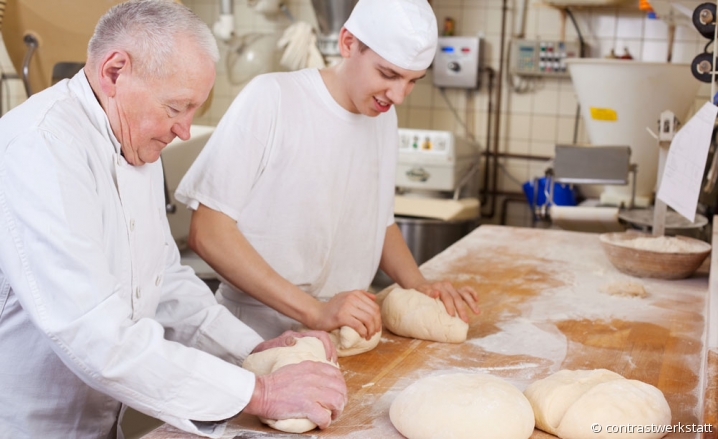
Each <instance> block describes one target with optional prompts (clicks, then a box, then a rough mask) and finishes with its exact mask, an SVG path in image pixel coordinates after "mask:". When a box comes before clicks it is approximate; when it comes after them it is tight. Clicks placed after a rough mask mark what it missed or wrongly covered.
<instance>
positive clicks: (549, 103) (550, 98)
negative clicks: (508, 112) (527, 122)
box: [532, 84, 559, 117]
mask: <svg viewBox="0 0 718 439" xmlns="http://www.w3.org/2000/svg"><path fill="white" fill-rule="evenodd" d="M552 85H554V84H552ZM532 94H533V108H532V112H533V113H534V114H539V115H550V116H552V117H555V116H556V114H558V108H559V91H558V89H557V88H554V87H545V88H543V89H540V90H537V91H536V92H535V93H532Z"/></svg>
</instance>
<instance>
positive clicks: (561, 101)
mask: <svg viewBox="0 0 718 439" xmlns="http://www.w3.org/2000/svg"><path fill="white" fill-rule="evenodd" d="M572 88H573V86H572ZM577 105H578V98H577V97H576V92H575V91H573V89H571V90H565V89H561V91H560V92H559V94H558V114H559V115H561V116H572V115H575V114H576V106H577Z"/></svg>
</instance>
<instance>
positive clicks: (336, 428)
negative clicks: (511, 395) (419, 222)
mask: <svg viewBox="0 0 718 439" xmlns="http://www.w3.org/2000/svg"><path fill="white" fill-rule="evenodd" d="M707 267H708V264H707V263H706V264H704V265H703V268H701V270H699V272H698V273H697V274H695V275H694V276H693V277H691V278H689V279H685V280H679V281H665V280H655V279H638V278H632V277H629V276H626V275H623V274H621V273H620V272H618V271H617V270H616V269H615V268H614V267H613V266H612V265H611V264H610V263H609V261H608V260H607V259H606V257H605V256H604V254H603V251H602V249H601V246H600V244H599V240H598V235H597V234H589V233H575V232H567V231H560V230H541V229H528V228H512V227H499V226H489V225H486V226H482V227H480V228H478V229H477V230H475V231H474V232H472V233H471V234H469V235H468V236H467V237H465V238H464V239H462V240H461V241H459V242H458V243H456V244H455V245H453V246H452V247H450V248H449V249H447V250H446V251H444V252H443V253H441V254H440V255H438V256H437V257H435V258H434V259H432V260H431V261H429V262H428V263H426V264H424V265H423V266H422V272H423V273H424V274H425V275H426V276H427V278H429V279H434V280H438V279H448V280H451V281H452V282H453V283H454V284H455V285H469V286H471V287H473V288H474V289H475V290H476V291H477V292H478V293H479V298H480V303H481V307H482V312H481V314H480V315H478V316H473V317H472V319H471V325H470V328H469V334H468V340H467V341H466V342H465V343H462V344H458V345H456V344H444V343H434V342H427V341H421V340H413V339H408V338H403V337H398V336H394V335H393V334H391V333H389V332H388V331H386V330H385V332H384V334H383V335H382V339H381V343H380V344H379V346H378V347H377V348H376V349H374V350H373V351H371V352H367V353H365V354H362V355H357V356H354V357H347V358H342V359H340V364H341V368H342V370H343V371H344V376H345V378H346V382H347V386H348V390H349V401H348V403H347V405H346V408H345V410H344V412H343V414H342V416H341V417H340V419H339V420H338V421H336V422H334V423H333V424H332V425H331V426H330V427H329V428H328V429H327V430H325V431H313V432H310V433H311V434H313V435H316V436H318V437H343V438H372V439H381V438H401V437H402V436H401V435H400V434H399V433H398V432H397V431H396V430H395V429H394V427H393V426H392V425H391V422H390V420H389V406H390V405H391V402H392V401H393V400H394V398H395V397H396V395H397V394H398V393H399V392H400V391H401V390H402V389H404V388H405V387H406V386H408V385H409V384H411V383H413V382H414V381H416V380H417V379H419V378H422V377H426V376H429V375H433V374H440V373H450V372H477V373H490V374H492V375H495V376H498V377H501V378H503V379H505V380H507V381H509V382H511V383H512V384H514V385H516V386H517V387H518V388H519V389H521V390H523V389H524V388H525V387H526V386H527V385H528V384H530V383H531V382H533V381H535V380H537V379H540V378H543V377H545V376H547V375H549V374H551V373H554V372H557V371H558V370H561V369H595V368H606V369H610V370H612V371H614V372H617V373H619V374H621V375H623V376H625V377H626V378H629V379H637V380H641V381H644V382H646V383H649V384H652V385H654V386H656V387H658V388H659V389H660V390H662V391H663V393H664V395H665V396H666V399H667V400H668V403H669V405H670V407H671V411H672V414H673V424H677V423H679V422H680V423H682V424H684V425H686V424H699V423H701V422H702V421H703V417H704V416H705V417H706V419H708V418H709V417H710V416H714V413H713V414H711V413H708V411H709V410H708V407H706V409H707V410H706V414H705V415H704V414H703V406H704V404H703V397H704V392H705V391H706V388H707V387H708V386H706V384H705V379H704V378H703V377H704V376H705V373H706V372H705V369H706V363H705V361H706V359H707V349H706V347H705V345H704V341H703V340H704V331H705V328H706V320H707V302H708V268H707ZM614 282H634V283H638V284H641V285H643V286H644V288H645V289H646V291H647V292H648V296H647V297H645V298H637V297H622V296H618V295H610V294H608V293H605V292H603V291H602V290H603V288H605V287H606V286H607V285H608V284H611V283H614ZM385 293H386V291H385V292H383V294H385ZM383 294H382V295H383ZM238 429H253V430H261V431H266V432H272V431H274V430H271V429H269V428H267V427H265V426H263V425H261V424H260V423H259V422H258V420H257V419H256V418H255V417H253V416H249V415H241V416H239V417H238V418H236V419H235V420H233V421H232V422H231V423H230V425H229V427H228V429H227V432H226V433H225V435H224V436H223V437H226V438H232V437H234V435H235V434H236V432H237V431H238ZM275 433H276V431H275ZM169 437H172V438H182V437H193V436H192V435H188V434H186V433H182V432H179V431H178V430H176V429H174V428H172V427H169V426H166V425H165V426H163V427H160V428H159V429H157V430H155V431H154V432H152V433H150V434H149V435H147V436H146V438H147V439H165V438H169ZM666 437H668V438H699V437H701V435H699V434H686V433H683V434H679V433H672V434H669V435H668V436H666ZM706 437H713V436H708V435H707V436H706ZM531 438H533V439H539V438H553V436H551V435H548V434H546V433H543V432H541V431H538V430H535V431H534V434H533V435H532V436H531Z"/></svg>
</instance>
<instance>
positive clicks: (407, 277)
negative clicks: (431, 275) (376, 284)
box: [379, 224, 426, 288]
mask: <svg viewBox="0 0 718 439" xmlns="http://www.w3.org/2000/svg"><path fill="white" fill-rule="evenodd" d="M379 267H380V268H381V269H382V270H383V271H384V272H385V273H386V274H387V275H388V276H389V277H390V278H392V279H393V280H394V281H395V282H396V283H398V284H399V285H400V286H401V287H402V288H415V287H417V286H419V285H422V284H424V283H426V279H425V278H424V275H422V274H421V271H419V267H418V265H417V264H416V261H415V260H414V256H412V254H411V251H410V250H409V247H408V246H407V245H406V241H404V237H403V236H402V234H401V230H399V227H398V226H397V225H396V224H392V225H391V226H389V227H387V229H386V236H385V238H384V247H383V248H382V252H381V262H380V263H379Z"/></svg>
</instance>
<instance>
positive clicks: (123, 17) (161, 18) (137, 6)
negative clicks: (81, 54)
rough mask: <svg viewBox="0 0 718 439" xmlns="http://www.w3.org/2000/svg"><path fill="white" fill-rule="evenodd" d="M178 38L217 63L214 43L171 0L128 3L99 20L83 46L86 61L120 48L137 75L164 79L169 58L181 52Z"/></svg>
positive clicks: (202, 27)
mask: <svg viewBox="0 0 718 439" xmlns="http://www.w3.org/2000/svg"><path fill="white" fill-rule="evenodd" d="M181 36H184V37H189V38H190V39H192V40H194V41H195V42H196V43H197V46H198V47H199V49H200V50H202V51H203V52H204V53H205V54H206V55H207V56H209V57H210V58H211V59H212V60H213V61H214V62H217V60H219V49H218V48H217V40H215V38H214V36H213V35H212V32H211V31H210V30H209V28H208V27H207V25H206V24H205V23H204V22H203V21H202V20H200V19H199V18H198V17H197V16H196V15H195V14H194V13H193V12H192V11H191V10H190V9H189V8H187V7H186V6H183V5H181V4H179V3H176V2H174V1H172V0H131V1H128V2H125V3H120V4H118V5H116V6H113V7H112V8H111V9H110V10H109V11H107V12H106V13H105V15H103V16H102V17H101V18H100V21H99V22H98V23H97V26H96V27H95V33H94V34H93V35H92V38H91V39H90V43H89V45H88V47H87V61H88V63H89V64H90V65H94V64H96V63H97V62H99V61H100V60H101V59H102V57H103V56H105V55H106V54H107V53H108V52H109V51H111V50H116V49H121V50H124V51H126V52H127V53H129V54H130V57H132V60H133V63H134V67H135V68H137V69H138V70H139V71H140V72H141V74H144V75H146V76H148V77H152V78H163V77H167V76H169V74H171V72H172V59H173V57H174V56H176V54H177V53H178V52H179V51H181V50H183V49H184V48H183V47H181V41H179V37H181Z"/></svg>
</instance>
